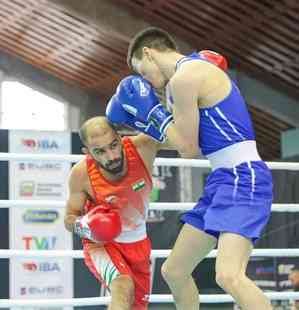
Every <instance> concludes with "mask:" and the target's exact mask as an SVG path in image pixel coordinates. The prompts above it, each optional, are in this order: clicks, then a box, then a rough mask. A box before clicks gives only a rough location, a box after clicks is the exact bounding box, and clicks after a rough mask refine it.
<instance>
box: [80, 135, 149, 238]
mask: <svg viewBox="0 0 299 310" xmlns="http://www.w3.org/2000/svg"><path fill="white" fill-rule="evenodd" d="M122 144H123V149H124V154H125V158H126V160H127V174H126V175H125V176H123V177H122V178H121V179H120V180H117V181H109V180H107V179H106V178H105V177H104V176H103V175H102V174H101V172H100V170H99V169H98V167H97V163H96V161H95V160H94V159H93V158H92V157H91V156H89V155H87V157H86V163H87V171H88V176H89V180H90V184H91V187H92V191H93V196H94V199H95V203H87V204H86V205H85V211H86V212H88V211H89V210H90V209H91V208H93V207H94V206H96V205H97V204H100V203H101V201H107V202H109V203H112V204H113V203H115V204H116V205H117V206H118V207H119V213H120V216H121V220H122V232H121V234H120V235H119V236H118V237H117V238H116V239H115V241H116V242H125V243H127V242H136V241H139V240H143V239H144V238H146V226H145V222H146V214H147V208H148V204H149V195H150V192H151V190H152V179H151V176H150V175H149V173H148V171H147V168H146V167H145V164H144V162H143V160H142V158H141V157H140V155H139V153H138V151H137V149H136V147H135V146H134V144H133V142H132V141H131V139H130V138H123V139H122Z"/></svg>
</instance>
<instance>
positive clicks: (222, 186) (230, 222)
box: [181, 161, 273, 243]
mask: <svg viewBox="0 0 299 310" xmlns="http://www.w3.org/2000/svg"><path fill="white" fill-rule="evenodd" d="M272 198H273V192H272V175H271V172H270V170H269V168H268V167H267V165H266V164H265V163H264V162H263V161H251V162H244V163H241V164H240V165H238V166H236V167H234V168H218V169H216V170H214V171H213V172H212V173H211V174H210V175H209V176H208V178H207V181H206V185H205V188H204V193H203V196H202V197H201V198H200V199H199V201H198V203H197V204H196V205H195V207H194V208H193V209H192V210H190V211H187V212H185V213H184V214H183V215H182V217H181V221H182V222H183V223H188V224H190V225H192V226H194V227H195V228H198V229H200V230H203V231H204V232H206V233H208V234H210V235H213V236H214V237H216V238H217V239H218V237H219V235H220V233H221V232H230V233H235V234H238V235H241V236H243V237H246V238H248V239H251V241H252V242H253V243H254V242H255V241H256V240H257V239H258V238H259V237H260V235H261V232H262V230H263V228H264V227H265V225H266V224H267V222H268V220H269V217H270V214H271V205H272Z"/></svg>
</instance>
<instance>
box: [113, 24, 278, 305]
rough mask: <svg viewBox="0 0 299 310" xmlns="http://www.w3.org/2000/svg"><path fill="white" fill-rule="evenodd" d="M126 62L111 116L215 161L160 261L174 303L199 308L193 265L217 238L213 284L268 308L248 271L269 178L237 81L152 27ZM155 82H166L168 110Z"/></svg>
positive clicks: (267, 205) (268, 198)
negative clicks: (149, 129) (184, 51)
mask: <svg viewBox="0 0 299 310" xmlns="http://www.w3.org/2000/svg"><path fill="white" fill-rule="evenodd" d="M128 64H129V66H130V67H131V69H133V70H134V71H135V72H136V73H137V74H138V75H136V76H129V77H127V78H125V79H124V80H122V81H121V82H120V84H119V86H118V90H117V92H116V94H115V95H114V96H113V98H112V99H111V101H110V102H109V105H108V108H107V117H108V119H110V120H111V121H116V122H119V123H121V122H123V123H126V122H127V120H126V118H132V117H133V121H132V119H131V120H130V122H131V124H135V125H134V126H135V127H136V123H138V122H141V123H142V124H144V126H145V127H146V126H152V127H153V128H155V129H156V130H157V131H158V132H159V133H160V134H161V135H162V136H163V137H164V138H165V137H166V138H167V139H168V142H170V144H172V145H173V146H175V148H177V150H178V151H179V152H180V154H181V155H182V156H183V157H190V158H194V157H197V156H198V155H199V152H200V149H201V152H202V154H203V155H205V156H206V157H207V158H208V159H209V160H210V163H211V167H212V172H211V174H210V175H209V177H208V179H207V182H206V185H205V189H204V193H203V196H202V197H201V198H200V199H199V201H198V203H197V205H196V206H195V207H194V208H193V209H192V210H190V211H188V212H186V213H185V214H184V215H183V216H182V221H183V223H184V226H183V228H182V230H181V232H180V234H179V236H178V238H177V241H176V243H175V245H174V248H173V250H172V252H171V254H170V256H169V257H168V259H167V260H166V261H165V263H164V264H163V266H162V274H163V276H164V278H165V280H166V281H167V283H168V285H169V287H170V289H171V291H172V293H173V296H174V299H175V303H176V307H177V309H179V310H186V309H188V310H195V309H196V310H197V309H198V306H199V299H198V290H197V288H196V285H195V282H194V280H193V278H192V271H193V270H194V268H195V267H196V266H197V264H198V263H200V262H201V261H202V260H203V259H204V258H205V257H206V256H207V255H208V253H209V252H210V251H211V250H212V249H213V248H214V247H215V246H216V244H217V242H218V254H217V259H216V281H217V283H218V284H219V285H220V286H221V287H222V288H223V289H224V290H225V291H226V292H227V293H228V294H230V295H231V296H233V298H234V299H235V301H236V302H237V304H238V305H239V306H240V307H241V308H242V309H244V310H245V309H246V310H269V309H272V308H271V304H270V302H269V300H268V299H267V298H266V296H265V295H264V294H263V292H262V291H261V290H260V289H259V288H258V287H257V286H256V285H255V284H254V282H253V281H251V280H250V279H249V278H248V277H247V276H246V268H247V264H248V260H249V257H250V254H251V251H252V249H253V245H254V242H255V241H256V240H257V239H258V238H259V237H260V234H261V231H262V229H263V228H264V226H265V225H266V223H267V221H268V219H269V217H270V213H271V204H272V178H271V173H270V171H269V169H268V168H267V166H266V165H265V163H264V162H263V161H262V160H261V158H260V156H259V154H258V151H257V148H256V142H255V135H254V130H253V127H252V123H251V119H250V116H249V113H248V111H247V107H246V104H245V102H244V99H243V97H242V95H241V94H240V92H239V89H238V87H237V86H236V84H235V83H234V82H233V81H232V80H231V79H230V78H229V76H228V75H227V73H226V72H225V71H223V70H221V69H220V68H219V67H217V66H215V65H214V64H213V63H211V62H209V61H207V59H205V58H204V57H202V55H200V54H192V55H189V56H184V55H182V54H180V53H179V52H178V50H177V48H176V45H175V43H174V41H173V39H172V38H171V37H170V36H169V34H168V33H166V32H165V31H163V30H161V29H157V28H149V29H146V30H144V31H142V32H141V33H139V34H137V35H136V36H135V38H134V39H133V40H132V41H131V44H130V46H129V51H128ZM141 76H143V78H142V77H141ZM152 86H153V87H155V88H163V87H166V91H167V99H168V105H169V107H170V109H171V113H170V112H168V111H167V110H166V109H165V108H164V106H163V105H161V104H160V103H159V100H158V98H157V97H156V95H155V93H154V92H153V90H152V88H151V87H152ZM119 114H121V117H119V116H118V115H119ZM134 126H133V127H134ZM147 134H149V135H151V133H150V132H147ZM158 136H159V135H158ZM156 138H157V137H156Z"/></svg>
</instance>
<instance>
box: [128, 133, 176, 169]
mask: <svg viewBox="0 0 299 310" xmlns="http://www.w3.org/2000/svg"><path fill="white" fill-rule="evenodd" d="M132 141H133V143H134V145H135V146H136V148H137V150H138V153H139V154H140V156H141V158H142V159H143V161H144V164H145V166H146V168H147V170H148V172H149V173H150V174H151V173H152V170H153V164H154V160H155V158H156V155H157V152H158V151H159V150H174V148H173V147H172V146H171V145H170V144H169V143H168V142H165V143H159V142H157V141H155V140H153V139H152V138H151V137H149V136H147V135H145V134H143V133H141V134H138V135H137V136H135V137H133V138H132Z"/></svg>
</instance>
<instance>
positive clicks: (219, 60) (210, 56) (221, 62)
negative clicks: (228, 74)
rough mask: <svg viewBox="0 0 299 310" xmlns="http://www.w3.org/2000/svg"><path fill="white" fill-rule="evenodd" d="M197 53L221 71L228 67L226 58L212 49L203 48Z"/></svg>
mask: <svg viewBox="0 0 299 310" xmlns="http://www.w3.org/2000/svg"><path fill="white" fill-rule="evenodd" d="M199 55H200V56H201V57H202V58H204V59H206V60H208V61H210V62H211V63H213V64H214V65H216V66H217V67H219V68H220V69H222V70H223V71H227V69H228V62H227V59H226V58H225V57H224V56H222V55H221V54H218V53H216V52H214V51H210V50H203V51H200V52H199Z"/></svg>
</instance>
